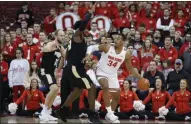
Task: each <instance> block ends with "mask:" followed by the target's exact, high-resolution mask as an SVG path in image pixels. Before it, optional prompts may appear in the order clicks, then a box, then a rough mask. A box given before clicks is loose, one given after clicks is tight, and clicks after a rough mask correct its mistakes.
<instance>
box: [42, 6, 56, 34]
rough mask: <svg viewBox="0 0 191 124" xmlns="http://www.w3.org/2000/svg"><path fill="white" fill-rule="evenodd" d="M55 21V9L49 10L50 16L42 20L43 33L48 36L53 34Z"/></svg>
mask: <svg viewBox="0 0 191 124" xmlns="http://www.w3.org/2000/svg"><path fill="white" fill-rule="evenodd" d="M56 19H57V13H56V9H55V8H51V9H50V15H48V16H46V17H45V19H44V31H45V32H46V33H47V34H49V33H52V32H54V30H55V24H56Z"/></svg>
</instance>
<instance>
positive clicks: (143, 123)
mask: <svg viewBox="0 0 191 124" xmlns="http://www.w3.org/2000/svg"><path fill="white" fill-rule="evenodd" d="M0 120H1V121H0V124H4V123H18V124H27V123H33V124H34V123H51V124H54V123H60V124H61V123H64V122H62V121H61V120H59V121H57V122H56V121H49V122H41V121H40V120H39V119H38V118H31V117H18V116H6V117H1V119H0ZM102 122H103V123H109V122H107V121H106V120H102ZM120 122H121V123H125V124H190V123H191V122H186V121H185V122H184V121H183V122H175V121H161V120H160V121H159V120H156V121H155V120H120ZM67 123H88V121H87V119H69V120H68V122H67Z"/></svg>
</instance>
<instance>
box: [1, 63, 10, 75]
mask: <svg viewBox="0 0 191 124" xmlns="http://www.w3.org/2000/svg"><path fill="white" fill-rule="evenodd" d="M8 68H9V67H8V64H7V63H6V64H4V67H3V70H1V74H2V75H7V73H8Z"/></svg>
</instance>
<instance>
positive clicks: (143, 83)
mask: <svg viewBox="0 0 191 124" xmlns="http://www.w3.org/2000/svg"><path fill="white" fill-rule="evenodd" d="M149 87H150V83H149V80H148V79H145V78H141V79H140V80H138V84H137V88H138V89H139V90H148V89H149Z"/></svg>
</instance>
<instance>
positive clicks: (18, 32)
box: [16, 26, 22, 39]
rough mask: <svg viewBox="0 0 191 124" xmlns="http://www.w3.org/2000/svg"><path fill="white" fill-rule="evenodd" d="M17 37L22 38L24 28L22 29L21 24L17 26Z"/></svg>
mask: <svg viewBox="0 0 191 124" xmlns="http://www.w3.org/2000/svg"><path fill="white" fill-rule="evenodd" d="M16 35H17V36H16V39H17V38H21V36H22V29H21V27H20V26H17V27H16Z"/></svg>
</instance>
